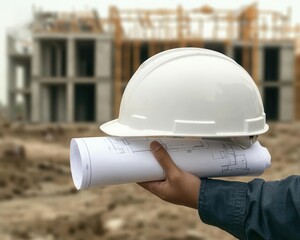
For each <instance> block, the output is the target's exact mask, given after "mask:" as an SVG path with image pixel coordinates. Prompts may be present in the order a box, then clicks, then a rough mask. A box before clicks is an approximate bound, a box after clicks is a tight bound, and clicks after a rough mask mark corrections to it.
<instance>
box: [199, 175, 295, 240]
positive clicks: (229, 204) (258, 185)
mask: <svg viewBox="0 0 300 240" xmlns="http://www.w3.org/2000/svg"><path fill="white" fill-rule="evenodd" d="M198 209H199V214H200V217H201V219H202V221H203V222H205V223H207V224H210V225H214V226H217V227H219V228H221V229H223V230H225V231H227V232H229V233H231V234H232V235H234V236H235V237H237V238H239V239H283V238H285V239H286V238H290V239H295V238H300V230H299V229H300V228H299V226H300V177H299V176H294V177H289V178H287V179H284V180H282V181H274V182H264V181H263V180H261V179H255V180H253V181H251V182H249V183H242V182H227V181H221V180H208V179H203V180H202V183H201V188H200V194H199V202H198Z"/></svg>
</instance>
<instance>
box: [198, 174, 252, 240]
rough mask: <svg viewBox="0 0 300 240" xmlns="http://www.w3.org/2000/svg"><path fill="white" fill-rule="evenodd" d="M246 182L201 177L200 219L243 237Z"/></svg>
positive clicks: (240, 237)
mask: <svg viewBox="0 0 300 240" xmlns="http://www.w3.org/2000/svg"><path fill="white" fill-rule="evenodd" d="M247 188H248V185H247V183H243V182H231V181H230V182H229V181H222V180H212V179H201V187H200V194H199V201H198V212H199V216H200V218H201V220H202V221H203V222H204V223H206V224H209V225H213V226H216V227H219V228H221V229H223V230H225V231H227V232H229V233H230V234H232V235H234V236H235V237H237V238H239V239H244V218H245V212H246V194H247Z"/></svg>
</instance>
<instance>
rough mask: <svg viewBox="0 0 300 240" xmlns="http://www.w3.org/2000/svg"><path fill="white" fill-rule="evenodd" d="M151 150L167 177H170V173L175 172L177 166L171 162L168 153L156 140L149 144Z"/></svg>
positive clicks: (177, 169)
mask: <svg viewBox="0 0 300 240" xmlns="http://www.w3.org/2000/svg"><path fill="white" fill-rule="evenodd" d="M150 148H151V151H152V153H153V155H154V156H155V158H156V159H157V161H158V162H159V164H160V165H161V167H162V168H163V169H164V171H165V173H166V175H167V177H170V175H171V174H174V173H177V172H178V171H179V168H178V167H177V166H176V164H175V163H174V162H173V160H172V158H171V157H170V155H169V153H168V152H167V151H166V149H164V147H163V146H162V145H161V144H160V143H159V142H157V141H154V142H152V143H151V144H150Z"/></svg>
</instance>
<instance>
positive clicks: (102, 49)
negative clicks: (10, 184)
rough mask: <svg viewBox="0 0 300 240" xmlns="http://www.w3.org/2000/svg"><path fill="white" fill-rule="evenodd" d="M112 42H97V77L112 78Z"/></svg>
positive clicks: (99, 40) (98, 40)
mask: <svg viewBox="0 0 300 240" xmlns="http://www.w3.org/2000/svg"><path fill="white" fill-rule="evenodd" d="M112 56H113V53H112V42H111V41H109V40H101V39H97V40H96V57H95V59H96V62H95V75H96V77H104V78H110V77H111V74H112Z"/></svg>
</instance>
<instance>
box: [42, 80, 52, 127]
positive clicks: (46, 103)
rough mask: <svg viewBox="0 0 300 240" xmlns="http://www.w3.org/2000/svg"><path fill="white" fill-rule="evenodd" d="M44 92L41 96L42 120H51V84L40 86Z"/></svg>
mask: <svg viewBox="0 0 300 240" xmlns="http://www.w3.org/2000/svg"><path fill="white" fill-rule="evenodd" d="M40 92H41V94H42V96H43V97H42V98H41V109H42V111H41V121H42V122H50V91H49V86H46V85H43V86H41V87H40Z"/></svg>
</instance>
